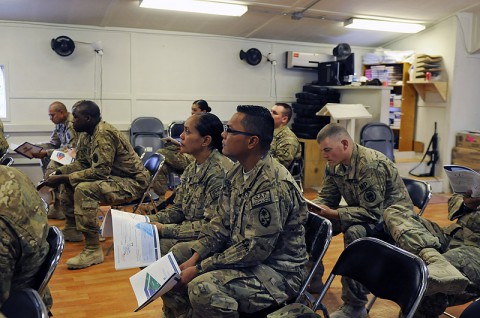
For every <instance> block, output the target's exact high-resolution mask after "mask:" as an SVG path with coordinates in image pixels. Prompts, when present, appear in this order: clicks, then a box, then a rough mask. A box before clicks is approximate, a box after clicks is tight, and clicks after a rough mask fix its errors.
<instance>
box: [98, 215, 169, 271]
mask: <svg viewBox="0 0 480 318" xmlns="http://www.w3.org/2000/svg"><path fill="white" fill-rule="evenodd" d="M149 222H150V220H149V219H148V217H147V216H145V215H140V214H134V213H129V212H124V211H119V210H115V209H111V210H110V211H108V212H107V215H106V216H105V219H104V220H103V223H102V226H101V230H102V235H103V236H104V237H111V236H113V250H114V256H115V269H127V268H135V267H144V266H148V265H150V264H152V263H153V262H155V261H156V260H158V259H160V257H161V253H160V239H159V236H158V231H157V228H156V227H155V225H153V224H150V223H149Z"/></svg>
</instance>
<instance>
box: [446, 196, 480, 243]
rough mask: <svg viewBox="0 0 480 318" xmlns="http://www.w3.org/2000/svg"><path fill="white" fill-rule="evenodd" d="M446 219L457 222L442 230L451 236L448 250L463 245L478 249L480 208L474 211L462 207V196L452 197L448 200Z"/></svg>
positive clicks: (479, 240)
mask: <svg viewBox="0 0 480 318" xmlns="http://www.w3.org/2000/svg"><path fill="white" fill-rule="evenodd" d="M448 219H449V220H451V221H455V220H456V221H457V222H456V223H455V224H452V225H450V226H448V227H446V228H445V229H444V232H445V233H446V234H447V235H449V236H451V237H452V239H451V240H450V244H449V248H455V247H458V246H463V245H470V246H476V247H480V207H477V209H476V210H475V211H470V210H467V209H466V208H465V207H464V206H463V196H462V195H460V194H455V195H453V196H452V197H451V198H450V199H449V200H448Z"/></svg>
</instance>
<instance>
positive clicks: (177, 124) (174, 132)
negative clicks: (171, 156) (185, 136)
mask: <svg viewBox="0 0 480 318" xmlns="http://www.w3.org/2000/svg"><path fill="white" fill-rule="evenodd" d="M184 123H185V121H184V120H175V121H172V122H171V123H170V125H168V135H169V136H170V137H172V138H175V139H178V138H180V135H181V134H182V132H183V124H184Z"/></svg>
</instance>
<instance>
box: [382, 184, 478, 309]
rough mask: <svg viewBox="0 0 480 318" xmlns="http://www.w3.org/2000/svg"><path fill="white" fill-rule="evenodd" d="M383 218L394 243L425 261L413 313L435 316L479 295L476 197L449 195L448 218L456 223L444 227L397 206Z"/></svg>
mask: <svg viewBox="0 0 480 318" xmlns="http://www.w3.org/2000/svg"><path fill="white" fill-rule="evenodd" d="M384 218H385V224H386V226H387V228H388V230H389V232H390V233H391V235H392V237H393V239H394V240H395V242H396V243H397V244H398V246H400V247H401V248H403V249H405V250H407V251H409V252H411V253H413V254H416V255H419V256H420V257H421V258H422V259H423V260H424V261H425V262H426V263H427V265H428V275H429V280H428V285H427V290H426V292H425V296H424V297H423V299H422V302H421V303H420V305H419V307H418V309H417V311H416V312H415V315H414V316H413V317H415V318H437V317H439V316H441V315H442V313H443V312H444V311H445V309H446V308H447V307H450V306H456V305H461V304H465V303H467V302H469V301H472V300H474V299H476V298H478V297H479V295H480V198H478V197H477V198H473V197H471V193H467V194H466V195H465V196H462V195H459V194H455V195H453V196H452V197H451V198H450V199H449V200H448V219H449V220H451V221H453V220H456V223H454V224H451V225H449V226H447V227H445V228H444V229H441V228H440V227H439V226H438V225H437V224H435V223H433V222H431V221H429V220H427V219H424V218H421V217H418V216H416V215H411V214H410V213H407V212H405V211H402V210H400V209H391V210H389V211H388V212H387V211H386V212H385V215H384ZM440 253H441V254H440Z"/></svg>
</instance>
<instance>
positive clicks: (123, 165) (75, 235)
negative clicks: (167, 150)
mask: <svg viewBox="0 0 480 318" xmlns="http://www.w3.org/2000/svg"><path fill="white" fill-rule="evenodd" d="M75 105H76V106H75V107H74V109H73V126H74V128H75V130H76V131H77V132H78V133H82V132H83V133H82V134H80V138H79V141H78V144H77V156H76V160H75V162H73V163H71V164H68V165H65V166H62V167H60V168H58V169H57V170H56V172H55V174H54V175H50V176H49V177H48V178H47V179H46V180H45V184H46V185H47V186H50V187H57V186H59V185H60V184H64V185H65V191H64V194H63V193H62V196H63V195H64V197H62V200H63V201H62V202H65V207H66V210H65V216H66V222H65V228H64V229H63V234H64V236H65V240H67V241H73V242H78V241H82V239H83V237H82V235H83V236H85V240H86V244H85V247H84V249H83V251H82V252H81V253H80V254H79V255H77V256H75V257H73V258H70V259H69V260H67V267H68V268H69V269H78V268H84V267H88V266H91V265H94V264H98V263H101V262H103V251H102V247H101V245H100V243H99V226H98V222H97V213H98V209H99V206H100V204H104V205H115V204H120V203H124V202H128V201H131V200H134V199H137V198H139V197H140V196H141V195H142V193H143V191H145V189H146V188H147V186H148V180H149V178H150V174H149V172H148V170H146V169H145V167H144V166H143V164H142V162H141V160H140V158H139V157H138V156H137V155H136V153H135V151H134V150H133V147H132V145H131V144H130V142H129V141H128V139H127V138H126V137H125V136H124V134H122V133H121V132H120V131H118V130H117V129H116V128H115V127H113V126H112V125H110V124H108V123H107V122H104V121H101V119H102V118H101V116H100V109H99V107H98V106H97V104H95V103H94V102H93V101H88V100H83V101H80V102H78V103H76V104H75Z"/></svg>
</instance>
